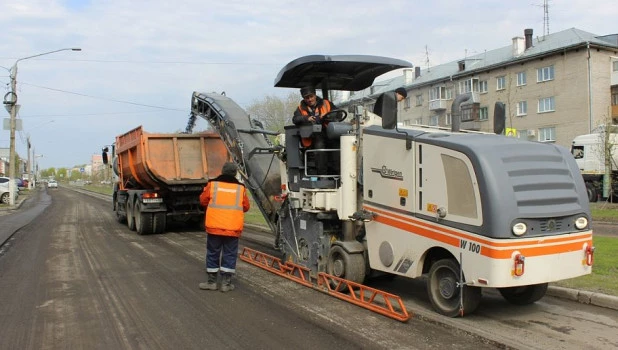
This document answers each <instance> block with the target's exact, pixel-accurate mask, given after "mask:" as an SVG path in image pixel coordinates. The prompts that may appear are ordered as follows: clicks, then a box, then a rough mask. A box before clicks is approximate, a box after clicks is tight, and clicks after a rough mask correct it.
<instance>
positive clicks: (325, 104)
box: [298, 100, 331, 147]
mask: <svg viewBox="0 0 618 350" xmlns="http://www.w3.org/2000/svg"><path fill="white" fill-rule="evenodd" d="M305 107H306V108H303V104H302V102H301V103H300V104H299V105H298V110H299V111H300V114H301V115H303V116H308V115H309V111H308V110H307V108H309V106H306V105H305ZM330 109H331V107H330V102H329V101H328V100H322V105H321V106H318V108H317V112H318V114H319V115H324V114H326V113H328V112H330ZM326 125H328V123H322V126H323V127H326ZM300 142H301V143H302V145H303V146H304V147H310V146H311V144H312V143H313V140H312V139H311V137H303V138H301V140H300Z"/></svg>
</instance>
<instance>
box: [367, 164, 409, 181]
mask: <svg viewBox="0 0 618 350" xmlns="http://www.w3.org/2000/svg"><path fill="white" fill-rule="evenodd" d="M371 171H372V172H374V173H378V174H380V176H382V177H383V178H386V179H393V180H399V181H403V172H402V171H399V170H394V169H390V168H387V167H386V165H382V167H381V168H371Z"/></svg>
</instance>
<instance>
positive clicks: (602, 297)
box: [0, 188, 618, 310]
mask: <svg viewBox="0 0 618 350" xmlns="http://www.w3.org/2000/svg"><path fill="white" fill-rule="evenodd" d="M50 203H51V198H50V196H49V195H48V194H47V192H46V191H45V190H44V189H41V188H38V189H36V190H30V193H29V194H28V195H21V196H19V197H18V198H17V200H16V202H15V205H14V206H12V207H9V206H2V207H0V246H1V245H2V244H4V242H5V241H6V240H8V239H9V238H11V236H12V235H13V234H14V233H15V232H17V231H18V230H19V229H21V228H22V227H24V226H26V225H27V224H28V223H29V222H30V221H32V219H33V217H35V216H37V215H39V214H40V213H42V212H43V210H44V209H45V208H46V207H47V206H48V205H49V204H50ZM245 226H247V227H250V228H251V229H254V230H269V229H268V228H265V227H262V226H257V225H251V224H245ZM593 229H594V234H595V235H598V236H615V237H618V224H615V223H608V222H596V223H594V224H593ZM547 295H550V296H553V297H557V298H562V299H567V300H572V301H577V302H580V303H583V304H592V305H596V306H600V307H605V308H610V309H614V310H618V296H613V295H607V294H603V293H596V292H590V291H584V290H577V289H571V288H564V287H558V286H551V285H550V286H549V288H548V290H547Z"/></svg>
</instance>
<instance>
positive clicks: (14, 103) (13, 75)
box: [4, 48, 82, 205]
mask: <svg viewBox="0 0 618 350" xmlns="http://www.w3.org/2000/svg"><path fill="white" fill-rule="evenodd" d="M81 50H82V49H80V48H66V49H59V50H54V51H49V52H43V53H40V54H37V55H32V56H28V57H23V58H20V59H18V60H17V61H15V64H14V65H13V67H12V68H11V70H10V71H9V75H10V78H11V92H10V96H11V100H10V101H4V103H5V104H7V105H10V108H11V110H10V112H9V113H10V118H11V120H10V129H11V132H10V133H11V136H10V146H9V179H10V180H9V198H10V205H15V192H14V191H15V190H14V189H13V187H12V186H13V182H14V181H15V124H16V122H15V120H16V117H17V109H18V108H19V106H18V105H17V63H19V61H23V60H27V59H29V58H34V57H39V56H43V55H49V54H51V53H55V52H60V51H81Z"/></svg>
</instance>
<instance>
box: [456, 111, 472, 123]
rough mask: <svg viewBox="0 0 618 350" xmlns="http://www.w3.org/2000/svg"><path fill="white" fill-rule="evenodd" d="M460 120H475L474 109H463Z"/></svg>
mask: <svg viewBox="0 0 618 350" xmlns="http://www.w3.org/2000/svg"><path fill="white" fill-rule="evenodd" d="M459 120H461V121H462V122H467V121H471V120H474V115H473V114H472V108H466V109H462V110H461V115H460V116H459Z"/></svg>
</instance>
